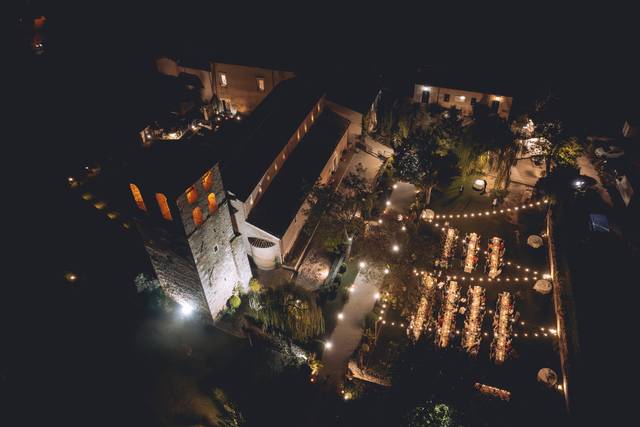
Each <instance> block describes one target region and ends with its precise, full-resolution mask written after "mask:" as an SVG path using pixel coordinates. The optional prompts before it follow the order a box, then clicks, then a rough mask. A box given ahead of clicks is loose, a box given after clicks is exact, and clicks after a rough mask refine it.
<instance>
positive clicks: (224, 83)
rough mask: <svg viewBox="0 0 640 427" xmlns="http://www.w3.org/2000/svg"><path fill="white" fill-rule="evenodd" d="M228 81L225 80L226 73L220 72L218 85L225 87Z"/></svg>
mask: <svg viewBox="0 0 640 427" xmlns="http://www.w3.org/2000/svg"><path fill="white" fill-rule="evenodd" d="M228 84H229V83H228V82H227V74H226V73H220V86H222V87H227V85H228Z"/></svg>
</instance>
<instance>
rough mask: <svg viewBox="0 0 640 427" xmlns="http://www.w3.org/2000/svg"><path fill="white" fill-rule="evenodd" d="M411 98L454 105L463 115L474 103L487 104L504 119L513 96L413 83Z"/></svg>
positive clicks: (444, 106)
mask: <svg viewBox="0 0 640 427" xmlns="http://www.w3.org/2000/svg"><path fill="white" fill-rule="evenodd" d="M412 95H413V96H412V98H413V101H414V102H420V103H423V104H438V105H440V106H441V107H443V108H451V107H455V108H457V109H458V110H460V111H461V112H462V114H463V115H467V116H469V115H471V114H473V107H474V106H475V105H476V104H481V105H485V106H487V107H488V108H489V109H490V110H491V111H492V112H493V113H495V114H497V115H498V116H500V117H501V118H503V119H504V120H507V119H508V118H509V114H510V113H511V107H512V105H513V98H512V97H510V96H505V95H499V94H496V93H485V92H477V91H470V90H463V89H452V88H447V87H440V86H432V85H429V84H422V83H421V84H415V85H414V86H413V94H412Z"/></svg>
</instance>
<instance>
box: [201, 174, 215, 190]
mask: <svg viewBox="0 0 640 427" xmlns="http://www.w3.org/2000/svg"><path fill="white" fill-rule="evenodd" d="M202 186H203V187H204V189H205V190H206V191H210V190H211V187H212V186H213V173H212V172H211V171H209V172H207V173H205V174H204V176H203V177H202Z"/></svg>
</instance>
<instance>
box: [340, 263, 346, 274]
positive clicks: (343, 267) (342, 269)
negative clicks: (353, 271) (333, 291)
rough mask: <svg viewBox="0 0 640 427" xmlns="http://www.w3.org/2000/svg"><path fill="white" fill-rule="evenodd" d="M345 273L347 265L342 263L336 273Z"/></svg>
mask: <svg viewBox="0 0 640 427" xmlns="http://www.w3.org/2000/svg"><path fill="white" fill-rule="evenodd" d="M345 271H347V264H346V263H344V262H343V263H342V265H341V266H340V270H338V272H339V273H340V274H342V273H344V272H345Z"/></svg>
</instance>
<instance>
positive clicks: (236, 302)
mask: <svg viewBox="0 0 640 427" xmlns="http://www.w3.org/2000/svg"><path fill="white" fill-rule="evenodd" d="M241 303H242V300H241V299H240V297H239V296H238V295H234V296H232V297H231V298H229V305H230V306H231V308H233V309H234V310H235V309H237V308H238V307H240V304H241Z"/></svg>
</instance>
